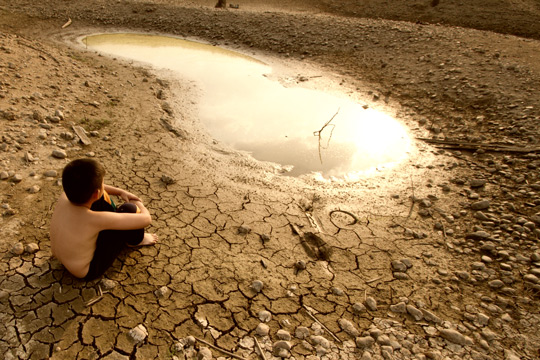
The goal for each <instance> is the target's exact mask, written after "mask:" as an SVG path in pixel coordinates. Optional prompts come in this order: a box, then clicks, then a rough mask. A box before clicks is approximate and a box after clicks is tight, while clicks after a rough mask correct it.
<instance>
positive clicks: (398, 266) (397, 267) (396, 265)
mask: <svg viewBox="0 0 540 360" xmlns="http://www.w3.org/2000/svg"><path fill="white" fill-rule="evenodd" d="M392 270H393V271H398V272H405V271H407V265H405V264H404V263H403V262H401V261H399V260H394V261H392Z"/></svg>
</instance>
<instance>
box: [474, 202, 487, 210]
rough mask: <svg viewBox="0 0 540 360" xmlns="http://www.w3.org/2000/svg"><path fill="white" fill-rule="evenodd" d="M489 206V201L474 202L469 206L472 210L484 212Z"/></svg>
mask: <svg viewBox="0 0 540 360" xmlns="http://www.w3.org/2000/svg"><path fill="white" fill-rule="evenodd" d="M490 205H491V203H490V201H489V200H481V201H476V202H474V203H472V204H471V209H473V210H485V209H488V208H489V206H490Z"/></svg>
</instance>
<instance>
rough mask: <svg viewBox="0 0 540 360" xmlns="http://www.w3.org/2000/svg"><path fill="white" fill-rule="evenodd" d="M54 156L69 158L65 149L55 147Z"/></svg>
mask: <svg viewBox="0 0 540 360" xmlns="http://www.w3.org/2000/svg"><path fill="white" fill-rule="evenodd" d="M52 157H53V158H56V159H65V158H67V153H66V152H65V150H60V149H55V150H53V152H52Z"/></svg>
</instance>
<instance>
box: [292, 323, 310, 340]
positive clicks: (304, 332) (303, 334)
mask: <svg viewBox="0 0 540 360" xmlns="http://www.w3.org/2000/svg"><path fill="white" fill-rule="evenodd" d="M294 336H295V337H296V338H298V339H300V340H302V339H307V338H309V336H310V333H309V329H308V328H307V327H305V326H299V327H297V328H296V330H295V332H294Z"/></svg>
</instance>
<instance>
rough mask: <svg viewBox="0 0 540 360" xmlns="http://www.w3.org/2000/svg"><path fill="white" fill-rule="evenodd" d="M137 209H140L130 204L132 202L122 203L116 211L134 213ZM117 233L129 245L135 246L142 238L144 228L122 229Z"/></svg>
mask: <svg viewBox="0 0 540 360" xmlns="http://www.w3.org/2000/svg"><path fill="white" fill-rule="evenodd" d="M139 211H140V210H139V208H138V207H137V205H135V204H132V203H125V204H122V205H121V206H120V207H119V208H118V210H117V212H119V213H132V214H136V213H137V212H139ZM119 232H120V231H119ZM118 235H119V237H120V238H122V239H123V241H124V242H125V243H126V244H128V245H129V246H136V245H138V244H139V243H140V242H141V241H143V239H144V229H135V230H122V231H121V234H118Z"/></svg>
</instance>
